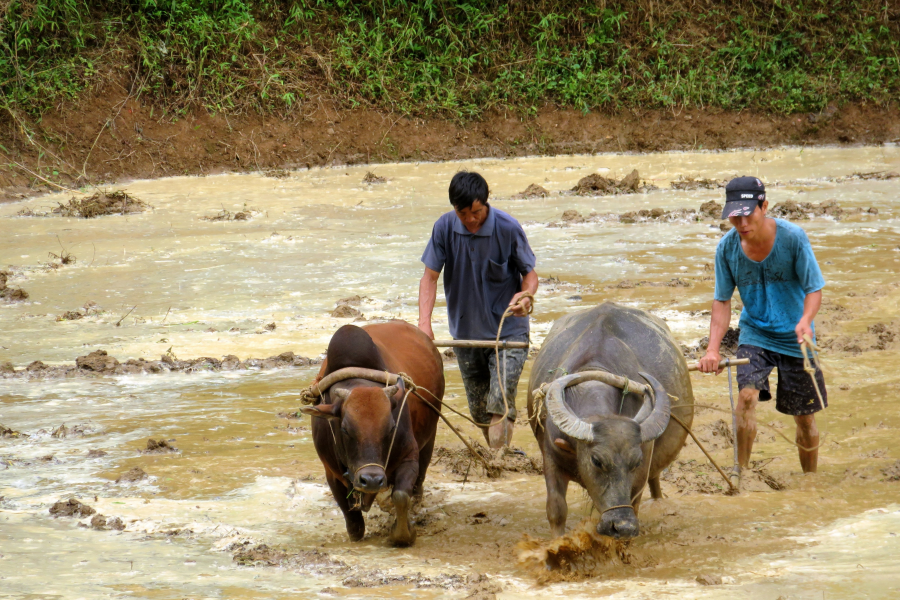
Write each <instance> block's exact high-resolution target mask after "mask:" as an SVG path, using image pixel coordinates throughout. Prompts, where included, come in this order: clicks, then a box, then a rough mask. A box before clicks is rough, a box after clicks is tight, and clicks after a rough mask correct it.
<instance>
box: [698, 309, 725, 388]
mask: <svg viewBox="0 0 900 600" xmlns="http://www.w3.org/2000/svg"><path fill="white" fill-rule="evenodd" d="M730 324H731V300H728V301H727V302H720V301H719V300H713V303H712V317H711V318H710V320H709V345H708V346H707V347H706V355H705V356H704V357H703V358H701V359H700V370H701V371H703V372H704V373H715V374H716V375H718V374H719V373H721V372H722V369H720V368H719V361H720V360H722V355H721V354H719V347H720V346H721V344H722V338H723V337H725V332H726V331H728V325H730Z"/></svg>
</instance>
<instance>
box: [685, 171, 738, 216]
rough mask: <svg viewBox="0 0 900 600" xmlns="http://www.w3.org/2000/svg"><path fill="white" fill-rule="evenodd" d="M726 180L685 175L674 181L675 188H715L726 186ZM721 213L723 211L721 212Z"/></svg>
mask: <svg viewBox="0 0 900 600" xmlns="http://www.w3.org/2000/svg"><path fill="white" fill-rule="evenodd" d="M725 183H726V182H724V181H719V180H717V179H705V178H697V179H695V178H693V177H684V176H683V175H682V176H681V177H679V178H678V179H676V180H675V181H673V182H672V189H673V190H715V189H718V188H721V187H725ZM720 214H721V213H720Z"/></svg>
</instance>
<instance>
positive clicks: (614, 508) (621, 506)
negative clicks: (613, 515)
mask: <svg viewBox="0 0 900 600" xmlns="http://www.w3.org/2000/svg"><path fill="white" fill-rule="evenodd" d="M617 508H630V509H631V510H634V507H633V506H632V505H630V504H620V505H618V506H610V507H609V508H607V509H606V510H604V511H603V512H601V513H600V516H601V517H602V516H603V515H604V514H606V513H608V512H609V511H611V510H616V509H617Z"/></svg>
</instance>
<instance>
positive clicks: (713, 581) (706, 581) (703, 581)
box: [697, 575, 722, 585]
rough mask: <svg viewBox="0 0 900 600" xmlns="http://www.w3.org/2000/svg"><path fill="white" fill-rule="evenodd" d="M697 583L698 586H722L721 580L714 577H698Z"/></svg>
mask: <svg viewBox="0 0 900 600" xmlns="http://www.w3.org/2000/svg"><path fill="white" fill-rule="evenodd" d="M697 583H699V584H700V585H722V578H721V577H718V576H715V575H698V576H697Z"/></svg>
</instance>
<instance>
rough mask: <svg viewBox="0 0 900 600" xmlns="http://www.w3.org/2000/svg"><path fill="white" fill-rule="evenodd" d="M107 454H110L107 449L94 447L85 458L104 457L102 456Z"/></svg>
mask: <svg viewBox="0 0 900 600" xmlns="http://www.w3.org/2000/svg"><path fill="white" fill-rule="evenodd" d="M107 454H108V452H106V451H105V450H97V449H94V450H89V451H88V453H87V456H86V457H85V458H102V457H104V456H106V455H107Z"/></svg>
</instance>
